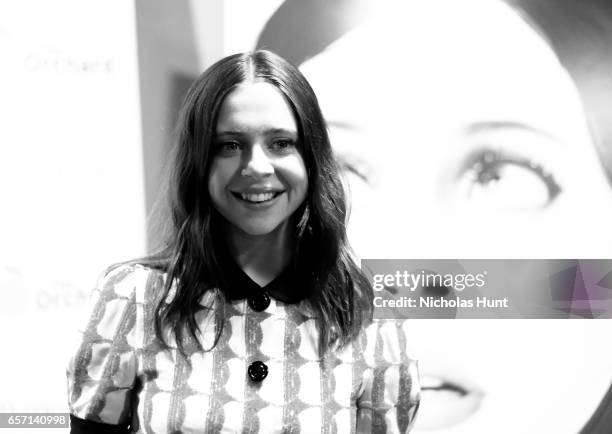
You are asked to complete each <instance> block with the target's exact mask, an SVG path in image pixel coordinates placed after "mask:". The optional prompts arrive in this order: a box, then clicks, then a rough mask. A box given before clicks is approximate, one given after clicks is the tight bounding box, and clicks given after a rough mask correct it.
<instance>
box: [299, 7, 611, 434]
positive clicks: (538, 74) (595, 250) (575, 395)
mask: <svg viewBox="0 0 612 434" xmlns="http://www.w3.org/2000/svg"><path fill="white" fill-rule="evenodd" d="M441 11H444V12H441ZM434 23H435V25H434ZM302 71H303V72H304V74H305V75H306V77H307V78H308V80H309V81H310V83H311V84H312V86H313V88H314V90H315V92H316V93H317V96H318V98H319V101H320V103H321V107H322V109H323V112H324V114H325V116H326V118H327V121H328V124H329V128H330V136H331V140H332V146H333V147H334V149H335V152H336V154H337V156H338V158H339V159H340V160H341V162H342V164H343V165H344V167H345V168H346V176H347V181H348V187H349V188H350V190H351V198H352V206H351V220H350V221H349V236H350V241H351V244H352V245H353V247H354V248H355V250H356V252H357V254H358V256H359V257H361V258H512V257H515V258H585V257H586V258H590V257H593V258H597V257H603V258H605V257H609V256H610V246H612V231H610V223H609V222H610V221H612V190H611V189H610V185H609V184H608V182H607V180H606V177H605V174H604V171H603V170H602V167H601V164H600V161H599V159H598V156H597V154H596V151H595V147H594V145H593V143H592V142H591V139H590V136H589V132H588V129H587V126H586V121H585V119H584V116H583V112H582V108H581V104H580V101H579V99H578V96H577V93H576V91H575V88H574V86H573V83H572V82H571V80H570V78H569V77H568V75H567V74H566V72H565V71H564V69H563V68H562V67H561V66H560V64H559V62H558V60H557V59H556V58H555V56H554V55H553V53H552V52H551V50H550V49H549V47H548V45H547V44H546V43H545V42H544V41H543V40H542V39H541V38H540V37H539V35H538V34H537V33H535V32H534V31H533V30H532V29H531V28H530V27H529V26H528V25H527V24H526V23H525V22H523V21H522V20H521V19H520V18H519V17H518V16H516V14H515V13H514V12H513V11H512V10H511V9H510V8H509V7H507V6H505V5H502V4H497V3H495V2H490V1H477V0H466V1H464V2H455V1H453V0H448V1H446V0H436V1H431V2H406V3H402V4H401V5H398V6H397V7H394V8H392V9H390V10H389V11H388V12H387V13H381V14H380V15H379V16H377V17H375V18H373V19H371V20H370V21H368V22H367V23H366V24H364V25H362V26H361V27H359V28H357V29H355V30H354V31H352V32H351V33H349V34H347V35H345V36H344V37H343V38H342V39H340V40H338V41H336V42H335V43H334V44H333V45H331V46H330V47H329V48H328V49H327V50H326V51H325V52H323V53H322V54H320V55H319V56H317V57H315V58H313V59H311V60H310V61H308V62H307V63H305V64H304V65H302ZM406 327H407V332H408V334H409V337H410V339H409V342H410V343H411V345H413V350H414V353H415V355H416V357H417V358H419V359H420V368H421V371H422V373H423V381H424V384H425V386H426V390H425V392H424V394H423V400H422V406H421V410H420V415H419V417H418V420H417V425H416V427H417V429H420V430H440V431H444V432H448V433H451V432H452V433H489V432H497V433H506V432H508V433H514V432H558V433H569V432H576V431H578V430H579V429H580V427H581V426H582V425H583V424H584V423H585V422H586V420H587V419H588V417H589V416H590V414H591V413H592V411H593V410H594V409H595V406H596V404H597V402H598V401H599V400H600V399H601V398H602V397H603V394H604V392H605V390H606V389H607V387H608V386H609V385H610V382H611V381H612V347H611V346H609V345H605V344H604V342H606V341H607V340H606V339H607V338H606V337H605V336H606V335H608V334H610V332H612V324H610V322H608V321H597V320H588V321H587V320H585V321H563V322H559V321H553V320H542V321H536V320H532V321H530V320H521V321H505V320H488V321H486V322H484V321H483V320H471V321H470V320H452V322H450V321H449V320H421V321H417V320H413V321H408V322H407V325H406ZM449 385H450V387H449ZM454 386H459V387H458V388H457V387H454ZM463 389H464V390H463ZM463 391H465V392H467V393H463ZM446 430H448V431H446Z"/></svg>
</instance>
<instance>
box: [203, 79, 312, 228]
mask: <svg viewBox="0 0 612 434" xmlns="http://www.w3.org/2000/svg"><path fill="white" fill-rule="evenodd" d="M297 140H298V129H297V124H296V121H295V117H294V116H293V112H292V110H291V108H290V107H289V105H288V104H287V102H286V100H285V98H284V96H283V95H282V94H281V93H280V92H279V91H278V90H277V89H276V88H275V87H274V86H272V85H271V84H269V83H266V82H249V83H245V84H241V85H239V86H238V87H236V89H234V90H233V91H232V92H231V93H230V94H229V95H228V96H227V97H226V98H225V100H224V101H223V104H222V106H221V109H220V112H219V117H218V121H217V126H216V131H215V137H214V140H213V154H214V157H213V160H212V164H211V168H210V175H209V179H208V191H209V193H210V197H211V199H212V201H213V204H214V206H215V208H216V209H217V210H218V211H219V212H220V213H221V214H222V215H223V217H225V219H226V220H227V221H228V222H229V223H230V224H231V227H232V228H233V230H235V231H238V232H240V233H242V234H247V235H254V236H260V235H268V234H270V233H272V232H274V231H277V230H279V229H280V228H282V227H283V226H284V225H285V224H286V223H287V220H288V218H289V217H290V216H291V215H292V214H293V212H294V211H295V210H296V209H297V208H298V207H299V206H300V205H301V204H302V202H303V201H304V199H305V197H306V191H307V189H308V179H307V174H306V167H305V166H304V161H303V159H302V156H301V155H300V153H299V152H298V149H297Z"/></svg>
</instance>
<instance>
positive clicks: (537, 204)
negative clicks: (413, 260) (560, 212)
mask: <svg viewBox="0 0 612 434" xmlns="http://www.w3.org/2000/svg"><path fill="white" fill-rule="evenodd" d="M460 183H461V184H463V185H466V190H467V191H466V193H467V196H468V199H469V200H470V203H472V204H475V205H480V206H486V207H489V208H497V209H506V210H508V209H510V210H517V211H518V210H528V209H537V208H543V207H546V206H548V205H550V204H551V203H552V202H553V201H554V200H555V198H556V197H557V196H558V195H559V193H560V192H561V188H560V186H559V184H558V183H557V182H556V180H555V178H554V177H553V175H552V174H551V173H549V172H548V171H546V170H545V169H544V168H543V167H542V166H541V165H538V164H536V163H534V162H532V161H530V160H529V159H526V158H515V157H510V156H504V155H500V154H498V153H497V152H494V151H491V150H486V151H483V152H481V153H479V154H477V156H476V157H475V158H473V159H471V161H470V163H469V164H468V165H467V168H466V170H465V171H464V173H463V175H462V176H461V181H460Z"/></svg>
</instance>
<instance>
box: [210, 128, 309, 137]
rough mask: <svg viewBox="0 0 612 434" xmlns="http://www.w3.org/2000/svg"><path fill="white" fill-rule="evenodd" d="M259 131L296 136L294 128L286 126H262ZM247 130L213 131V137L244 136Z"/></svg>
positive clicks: (268, 134)
mask: <svg viewBox="0 0 612 434" xmlns="http://www.w3.org/2000/svg"><path fill="white" fill-rule="evenodd" d="M261 133H263V134H265V135H267V136H274V135H284V136H290V137H292V136H297V131H295V130H291V129H286V128H264V129H262V131H261ZM248 134H249V132H248V131H241V130H222V131H217V132H215V134H214V136H215V137H220V136H246V135H248Z"/></svg>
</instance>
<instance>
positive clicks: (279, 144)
mask: <svg viewBox="0 0 612 434" xmlns="http://www.w3.org/2000/svg"><path fill="white" fill-rule="evenodd" d="M294 147H295V142H294V141H293V140H289V139H279V140H275V141H273V142H272V143H271V144H270V146H269V148H270V149H271V150H273V151H276V152H288V151H290V150H293V148H294Z"/></svg>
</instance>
